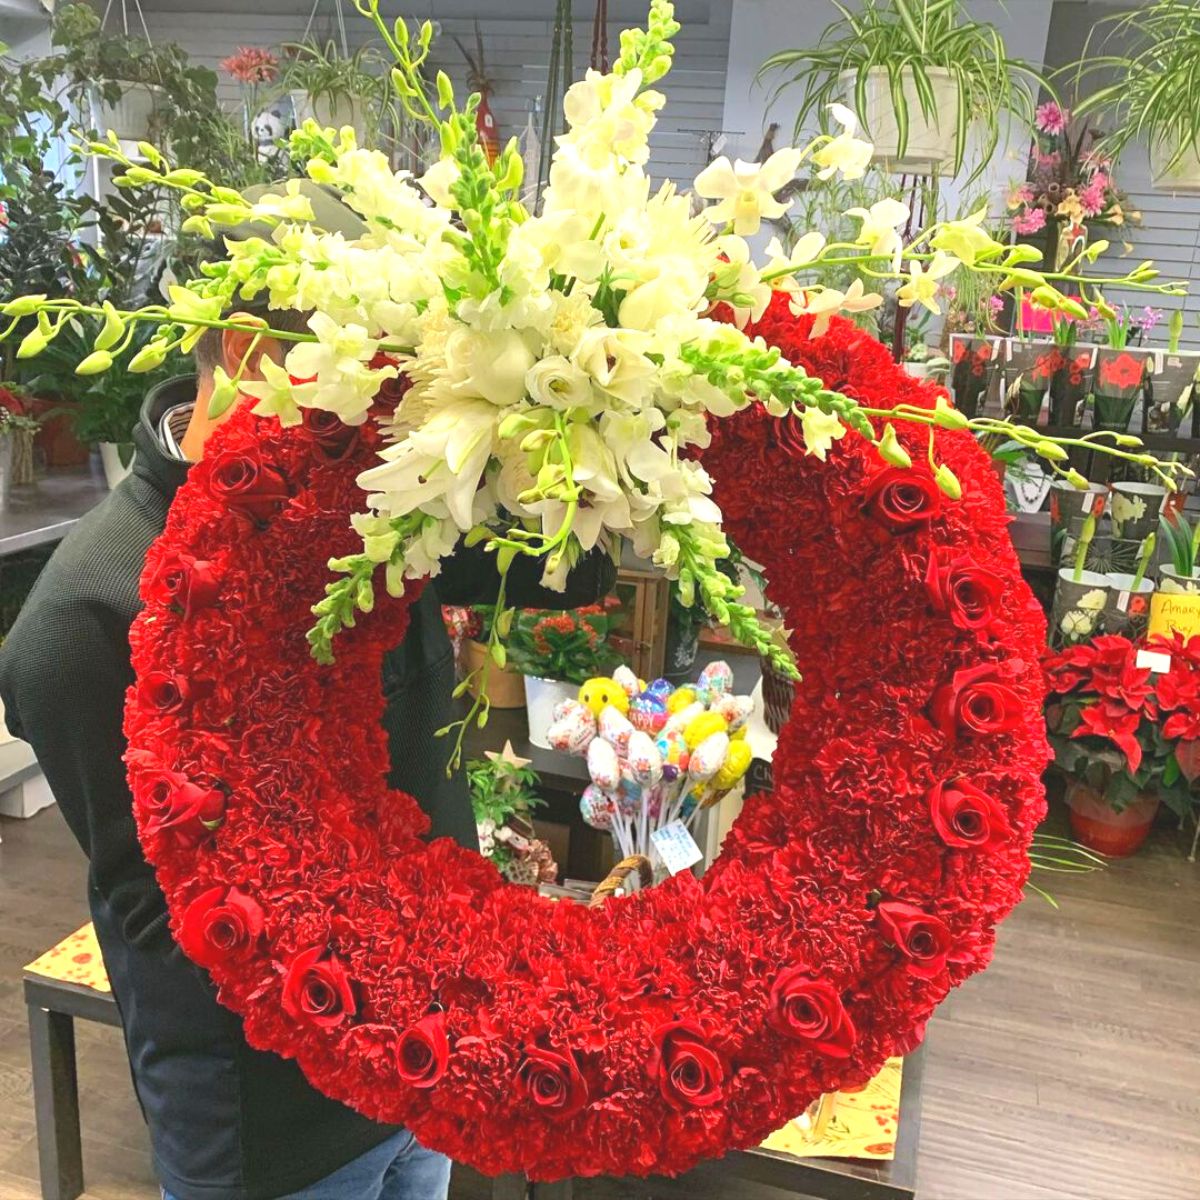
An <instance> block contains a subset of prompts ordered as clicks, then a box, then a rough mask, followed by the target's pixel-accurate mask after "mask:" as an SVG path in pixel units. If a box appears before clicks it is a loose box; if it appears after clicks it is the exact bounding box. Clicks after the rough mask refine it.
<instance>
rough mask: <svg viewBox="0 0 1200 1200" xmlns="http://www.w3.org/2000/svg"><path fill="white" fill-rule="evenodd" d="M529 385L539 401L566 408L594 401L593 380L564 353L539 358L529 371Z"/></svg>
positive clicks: (527, 385) (562, 408) (526, 375)
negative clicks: (563, 354) (565, 356)
mask: <svg viewBox="0 0 1200 1200" xmlns="http://www.w3.org/2000/svg"><path fill="white" fill-rule="evenodd" d="M525 387H526V390H527V391H528V392H529V397H530V399H531V400H532V401H533V402H534V403H535V404H544V405H545V406H546V407H547V408H554V409H558V410H559V411H561V412H565V411H566V410H567V409H568V408H583V407H585V406H586V405H588V404H590V403H591V401H592V383H591V380H590V379H589V378H588V376H587V375H586V373H585V372H583V371H581V370H580V369H579V368H578V367H577V366H576V365H575V364H574V363H573V362H571V361H570V359H567V358H563V356H562V355H561V354H554V355H551V356H550V357H549V358H543V359H541V360H540V361H539V362H535V363H534V364H533V366H532V367H530V368H529V370H528V371H527V372H526V373H525Z"/></svg>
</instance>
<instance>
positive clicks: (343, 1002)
mask: <svg viewBox="0 0 1200 1200" xmlns="http://www.w3.org/2000/svg"><path fill="white" fill-rule="evenodd" d="M326 953H327V951H326V949H325V947H324V946H313V947H312V948H311V949H309V950H302V951H301V952H300V953H299V954H297V955H296V957H295V958H293V959H292V961H291V962H290V963H289V964H288V968H287V974H286V975H285V976H284V980H283V1011H284V1012H285V1013H287V1014H288V1016H289V1017H293V1018H295V1020H297V1021H305V1022H307V1023H308V1024H310V1025H318V1026H320V1027H321V1028H322V1029H332V1028H333V1027H334V1026H335V1025H340V1024H341V1023H342V1022H343V1021H344V1020H345V1019H346V1018H347V1017H352V1016H354V1014H355V1013H356V1012H357V1011H358V1009H357V1006H356V1005H355V1003H354V988H353V987H352V986H351V983H350V976H349V975H347V974H346V968H345V967H343V966H342V964H341V961H340V960H339V959H338V958H337V957H336V956H335V955H333V954H330V955H329V957H328V958H326V957H324V956H325V955H326Z"/></svg>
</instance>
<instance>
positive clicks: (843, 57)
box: [759, 0, 1054, 181]
mask: <svg viewBox="0 0 1200 1200" xmlns="http://www.w3.org/2000/svg"><path fill="white" fill-rule="evenodd" d="M833 5H834V7H835V8H836V9H837V10H838V12H839V13H840V14H841V16H840V17H839V18H838V19H837V20H835V21H833V22H832V23H831V24H829V25H828V26H826V28H825V30H824V32H823V33H822V34H821V37H820V39H819V40H818V42H817V44H816V45H815V46H813V47H804V48H800V49H796V50H781V51H779V52H778V53H777V54H773V55H771V57H770V58H768V59H767V61H766V62H765V63H763V65H762V67H761V68H760V70H759V76H760V77H761V76H762V75H763V74H764V73H768V72H774V71H778V72H782V73H784V75H785V78H784V79H783V81H782V82H781V83H779V84H778V86H777V87H776V90H775V93H774V96H773V97H772V102H774V100H775V99H777V98H778V96H779V95H780V93H782V92H783V91H785V90H787V89H789V88H792V87H802V88H803V89H804V91H803V96H802V99H801V102H800V111H799V114H798V115H797V117H796V136H797V138H799V134H800V130H801V129H802V127H803V126H804V125H805V122H806V121H807V120H808V118H809V117H811V116H813V115H816V116H817V118H818V120H819V121H820V123H821V127H822V128H826V122H827V113H828V108H829V105H830V104H831V103H833V102H834V101H836V100H841V99H844V96H843V84H842V80H841V77H842V75H843V74H844V73H846V72H849V73H851V74H853V75H854V106H853V107H854V108H855V109H856V110H857V112H858V114H859V116H860V118H862V117H863V115H864V114H865V112H866V109H867V94H868V84H869V72H871V71H883V72H885V73H886V75H887V83H888V88H889V91H890V93H891V99H892V105H893V108H894V110H895V119H896V131H897V140H898V145H897V157H899V158H903V156H904V153H905V151H906V149H907V147H908V137H909V128H910V126H911V124H912V114H911V113H910V111H909V98H910V95H911V94H915V96H916V99H917V103H918V104H919V106H920V110H921V114H922V115H923V116H924V118H925V120H926V121H927V122H930V123H932V122H933V121H934V120H935V119H936V117H937V115H938V111H939V104H938V100H937V94H936V91H935V88H934V83H933V73H939V74H940V73H941V72H947V73H948V79H949V83H950V86H951V87H952V88H953V89H954V92H955V96H956V99H957V104H958V109H957V112H958V120H957V124H956V127H955V133H954V174H955V175H957V174H958V173H959V172H960V171H961V170H962V168H963V164H964V161H965V160H966V156H967V135H968V133H969V131H970V129H971V126H972V125H973V124H978V126H979V128H980V130H981V131H982V145H981V146H980V148H979V149H980V155H979V162H978V165H977V166H976V167H975V168H974V170H973V171H972V173H971V175H970V177H969V180H970V181H973V180H975V179H977V178H978V177H979V174H980V173H981V172H982V170H983V168H984V166H985V165H986V164H987V163H988V161H989V160H990V159H991V157H992V155H993V154H994V153H995V151H996V148H997V146H998V144H999V140H1000V125H1001V121H1002V119H1003V118H1005V117H1007V116H1015V117H1017V118H1019V119H1021V120H1023V121H1026V122H1028V121H1030V120H1032V117H1033V111H1034V103H1035V97H1036V94H1037V90H1038V89H1039V88H1043V89H1045V90H1046V91H1047V92H1049V93H1050V94H1051V95H1053V94H1054V89H1053V87H1052V86H1051V85H1050V84H1049V83H1048V82H1047V80H1046V79H1045V78H1044V77H1043V75H1042V74H1041V73H1040V72H1039V71H1038V69H1037V68H1035V67H1034V66H1032V65H1030V64H1029V63H1027V62H1024V61H1022V60H1021V59H1016V58H1011V57H1010V56H1009V54H1008V50H1007V48H1006V47H1005V44H1004V39H1003V37H1002V36H1001V34H1000V31H999V30H998V29H997V28H996V27H995V26H994V25H992V24H991V23H989V22H986V21H976V20H974V19H973V18H972V17H970V16H969V15H968V13H967V11H966V8H965V5H964V4H963V0H863V5H862V9H861V11H858V12H855V11H852V10H851V9H850V8H848V7H847V6H846V5H845V4H842V3H839V0H833ZM910 81H911V92H910V91H909V88H908V87H906V84H908V83H909V82H910Z"/></svg>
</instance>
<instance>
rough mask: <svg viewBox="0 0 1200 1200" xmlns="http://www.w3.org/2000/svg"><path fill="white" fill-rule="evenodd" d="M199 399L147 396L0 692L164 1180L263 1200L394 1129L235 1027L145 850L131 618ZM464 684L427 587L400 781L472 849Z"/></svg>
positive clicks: (17, 643) (43, 583)
mask: <svg viewBox="0 0 1200 1200" xmlns="http://www.w3.org/2000/svg"><path fill="white" fill-rule="evenodd" d="M194 397H195V382H194V380H190V379H183V380H178V381H172V383H170V384H167V385H164V386H163V387H162V388H160V389H158V390H157V391H156V392H155V393H153V394H151V396H150V397H149V398H148V399H147V401H146V404H145V406H144V408H143V411H142V418H141V422H140V424H139V427H138V429H137V430H136V432H135V435H134V440H135V442H136V445H137V457H136V459H135V462H134V468H133V474H132V475H131V476H130V478H129V479H127V480H126V481H125V482H124V483H122V484H121V485H120V486H119V487H118V488H116V489H115V490H114V491H113V493H112V494H111V495H110V496H109V497H108V498H107V499H106V500H105V501H104V502H103V503H101V504H100V505H99V506H98V507H97V508H96V509H95V510H93V511H92V512H91V513H89V514H88V515H87V516H86V517H84V518H83V520H82V521H80V522H79V524H78V526H77V527H76V528H75V529H73V530H72V531H71V533H70V534H69V535H68V536H67V537H66V538H65V539H64V541H63V543H62V545H61V546H60V547H59V548H58V550H57V551H56V552H55V554H54V556H53V557H52V558H51V560H50V562H49V564H48V565H47V566H46V568H45V570H44V571H43V572H42V575H41V578H40V579H39V580H38V582H37V585H36V587H35V588H34V591H33V593H32V594H31V595H30V597H29V600H28V602H27V603H26V605H25V607H24V609H23V610H22V612H21V615H20V617H19V618H18V620H17V622H16V624H15V626H14V627H13V629H12V632H11V633H10V634H9V636H8V638H7V639H6V640H5V642H4V645H3V648H2V649H0V696H2V697H3V700H4V705H5V709H6V711H7V714H8V724H9V728H10V729H11V731H12V732H13V733H14V734H16V735H17V736H18V737H23V738H26V739H27V740H28V741H30V742H31V743H32V744H33V748H34V750H35V752H36V753H37V757H38V761H39V762H40V764H41V766H42V769H43V771H44V772H45V774H46V778H47V780H48V782H49V784H50V787H51V789H52V791H53V792H54V796H55V798H56V799H57V801H58V804H59V808H60V809H61V811H62V814H63V816H64V817H65V819H66V821H67V824H68V825H69V826H70V827H71V831H72V832H73V833H74V835H75V837H76V838H77V839H78V841H79V844H80V845H81V846H82V847H83V849H84V852H85V853H86V854H87V856H88V859H89V860H90V864H91V866H90V871H89V874H88V898H89V903H90V907H91V911H92V916H93V919H94V921H95V924H96V932H97V935H98V937H99V940H100V945H101V948H102V950H103V952H104V961H105V966H106V967H107V969H108V974H109V977H110V979H111V981H112V987H113V995H114V996H115V998H116V1001H117V1004H118V1006H119V1008H120V1011H121V1019H122V1023H123V1025H124V1029H125V1039H126V1044H127V1047H128V1051H129V1059H130V1063H131V1065H132V1071H133V1079H134V1085H135V1087H136V1089H137V1094H138V1099H139V1101H140V1103H141V1106H142V1111H143V1112H144V1114H145V1116H146V1121H147V1123H148V1124H149V1127H150V1134H151V1140H152V1142H153V1147H154V1157H155V1163H156V1168H157V1171H158V1174H159V1176H160V1178H161V1180H162V1183H163V1185H164V1186H165V1187H166V1188H167V1189H168V1190H169V1191H171V1192H173V1193H174V1194H175V1195H176V1196H178V1197H180V1200H268V1198H273V1197H277V1196H280V1195H281V1194H286V1193H288V1192H292V1191H295V1190H297V1189H299V1188H302V1187H304V1186H306V1185H308V1184H310V1183H313V1182H314V1181H316V1180H318V1179H321V1178H323V1177H324V1176H326V1175H328V1174H330V1173H332V1172H333V1171H335V1170H337V1169H338V1168H339V1167H341V1166H343V1165H344V1164H345V1163H347V1162H349V1161H350V1160H351V1159H353V1158H355V1157H357V1156H358V1155H360V1154H362V1153H363V1152H365V1151H366V1150H368V1149H370V1148H371V1147H372V1146H374V1145H375V1144H377V1143H378V1142H380V1141H382V1140H383V1139H384V1138H386V1137H388V1136H389V1135H390V1134H391V1133H392V1132H394V1130H392V1129H390V1128H388V1127H385V1126H381V1125H377V1124H375V1123H373V1122H371V1121H368V1120H366V1119H365V1118H363V1117H361V1116H359V1115H358V1114H357V1113H354V1112H352V1111H351V1110H350V1109H348V1108H346V1107H344V1106H343V1105H341V1104H338V1103H336V1102H335V1101H333V1100H329V1099H327V1098H326V1097H325V1096H323V1095H321V1094H320V1093H319V1092H317V1091H316V1090H315V1089H314V1088H312V1087H310V1086H309V1084H308V1083H307V1081H306V1080H305V1079H304V1077H303V1075H302V1074H301V1072H300V1070H299V1068H298V1067H297V1066H296V1065H295V1064H294V1063H292V1062H285V1061H284V1060H283V1059H281V1058H278V1057H276V1056H274V1055H271V1054H263V1053H260V1052H258V1051H255V1050H252V1049H250V1047H249V1046H248V1045H247V1044H246V1041H245V1038H244V1036H243V1034H242V1029H241V1022H240V1021H239V1019H238V1018H237V1017H236V1016H234V1015H233V1014H232V1013H231V1012H229V1011H228V1010H226V1009H224V1008H222V1007H221V1006H220V1005H218V1004H217V1002H216V1000H215V998H214V992H213V988H212V986H211V985H210V983H209V980H208V976H207V975H206V974H205V973H204V972H203V971H201V970H200V969H198V968H197V967H195V966H193V965H192V964H191V963H190V962H189V961H188V960H187V959H186V958H185V957H184V956H183V954H182V952H181V951H180V950H179V948H178V947H177V946H176V945H175V943H174V941H173V940H172V938H171V935H170V932H169V930H168V928H167V912H166V905H165V902H164V900H163V896H162V893H161V892H160V891H159V888H158V885H157V883H156V882H155V880H154V875H153V872H152V870H151V868H150V867H149V866H148V865H147V864H146V862H145V860H144V858H143V857H142V852H141V848H140V846H139V844H138V840H137V834H136V830H135V828H134V822H133V815H132V800H131V797H130V793H129V789H128V787H127V785H126V782H125V769H124V766H123V764H122V762H121V756H122V754H123V752H124V748H125V742H124V738H123V736H122V732H121V722H122V709H123V705H124V700H125V690H126V688H127V687H128V685H129V684H130V683H131V682H132V678H133V675H132V670H131V667H130V662H129V627H130V624H131V623H132V621H133V618H134V616H135V615H136V613H137V611H138V608H139V601H138V596H137V588H138V578H139V576H140V574H141V570H142V564H143V560H144V558H145V554H146V550H147V548H148V547H149V546H150V543H151V542H152V541H153V540H154V539H155V538H156V537H157V536H158V535H159V534H160V533H161V532H162V529H163V524H164V522H165V520H166V515H167V508H168V506H169V505H170V503H171V499H172V497H173V496H174V494H175V491H176V489H177V488H178V487H179V485H180V484H181V483H182V482H183V480H184V479H185V478H186V476H187V469H188V468H187V464H186V463H182V462H178V461H176V460H174V459H171V458H169V457H168V456H167V455H166V454H164V453H163V451H162V448H161V447H160V445H159V442H158V438H157V436H156V430H157V428H158V420H159V417H160V416H161V414H162V412H163V411H165V409H166V408H167V407H169V406H171V405H173V404H178V403H181V402H186V401H188V400H191V399H194ZM474 574H475V577H476V579H478V573H477V572H476V573H474ZM461 598H462V597H456V599H461ZM452 686H453V660H452V656H451V648H450V643H449V640H448V638H447V636H446V632H445V628H444V626H443V624H442V620H441V612H440V608H439V603H438V599H437V597H436V595H435V594H434V590H433V588H432V587H428V588H426V590H425V592H424V593H423V595H422V597H421V599H420V600H419V601H418V602H417V603H416V604H415V605H414V611H413V615H412V624H411V626H410V628H409V631H408V634H407V636H406V638H405V641H404V643H403V645H402V646H400V647H399V648H398V649H397V650H396V651H394V652H393V653H392V654H391V655H390V656H389V657H388V658H387V660H386V661H385V664H384V689H385V693H386V695H387V699H388V707H387V715H386V717H385V723H386V725H387V729H388V734H389V739H390V749H391V754H392V764H393V769H392V773H391V782H392V784H393V785H394V786H396V787H399V788H403V789H404V790H405V791H408V792H411V793H412V794H413V795H414V796H416V797H417V799H418V800H419V801H420V803H421V805H422V807H423V808H424V809H425V811H426V812H428V813H429V814H430V816H431V818H432V821H433V833H434V835H435V836H441V835H448V836H451V837H454V838H456V839H457V840H459V841H460V842H461V843H462V844H463V845H468V846H473V845H475V844H476V841H475V826H474V821H473V819H472V817H471V811H470V805H469V802H468V799H467V794H466V789H465V785H464V783H463V780H462V778H461V775H459V776H457V777H456V778H454V779H451V780H447V779H446V777H445V771H444V763H445V755H444V753H441V750H442V749H443V746H444V743H438V744H437V745H436V749H435V743H434V741H433V733H434V730H436V729H437V728H438V727H439V726H441V725H444V724H445V723H446V722H447V720H448V718H449V713H450V707H451V696H450V692H451V688H452Z"/></svg>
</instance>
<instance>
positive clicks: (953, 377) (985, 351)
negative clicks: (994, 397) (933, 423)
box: [950, 333, 1002, 417]
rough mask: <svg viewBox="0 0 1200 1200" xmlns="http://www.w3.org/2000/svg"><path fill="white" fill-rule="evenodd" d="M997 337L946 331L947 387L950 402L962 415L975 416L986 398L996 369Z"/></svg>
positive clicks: (1000, 346)
mask: <svg viewBox="0 0 1200 1200" xmlns="http://www.w3.org/2000/svg"><path fill="white" fill-rule="evenodd" d="M1001 348H1002V343H1001V342H1000V340H999V339H998V338H989V337H979V336H972V335H969V334H965V333H954V334H951V335H950V387H951V390H952V392H953V394H954V406H955V408H957V409H958V410H959V412H961V413H962V414H963V415H964V416H966V417H974V416H977V415H978V414H979V413H980V412H981V411H982V410H983V406H984V404H985V403H986V402H987V396H988V391H989V389H990V387H991V383H992V380H993V379H994V378H996V377H997V376H998V373H999V370H1000V350H1001Z"/></svg>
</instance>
